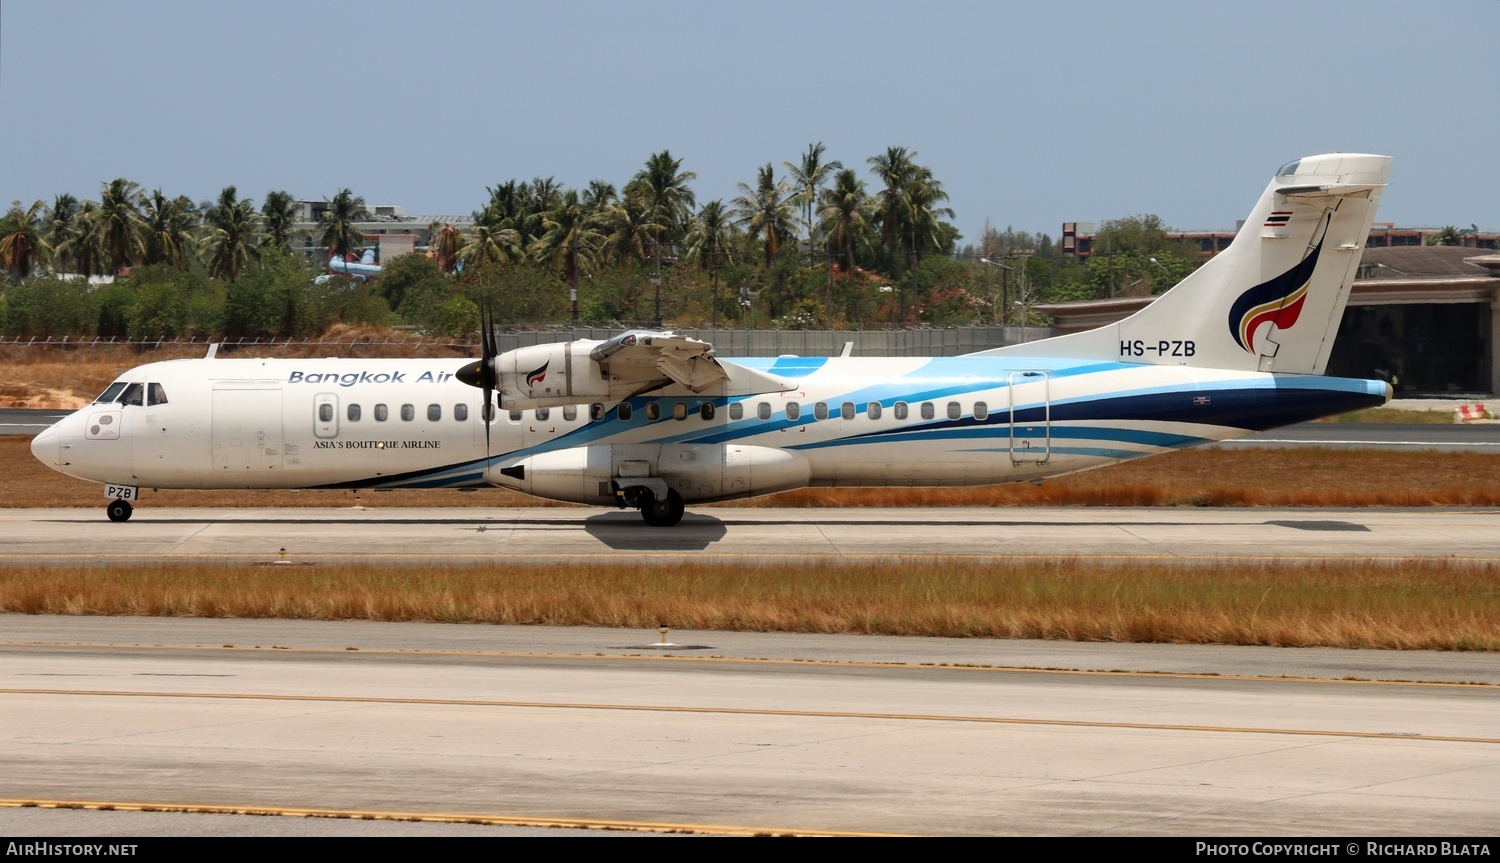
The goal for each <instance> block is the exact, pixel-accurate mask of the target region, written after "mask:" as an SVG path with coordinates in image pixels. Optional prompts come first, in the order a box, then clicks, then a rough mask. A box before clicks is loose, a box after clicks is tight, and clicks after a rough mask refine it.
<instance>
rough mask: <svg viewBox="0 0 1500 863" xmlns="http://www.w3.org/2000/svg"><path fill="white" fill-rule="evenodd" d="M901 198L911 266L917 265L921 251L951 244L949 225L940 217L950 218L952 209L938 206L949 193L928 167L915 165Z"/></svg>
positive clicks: (946, 198)
mask: <svg viewBox="0 0 1500 863" xmlns="http://www.w3.org/2000/svg"><path fill="white" fill-rule="evenodd" d="M903 198H904V199H905V204H906V216H907V219H908V220H909V224H910V229H911V244H912V245H911V251H912V255H913V259H914V263H913V266H916V265H918V264H921V263H922V253H923V252H928V251H939V250H942V249H945V248H946V247H947V246H949V245H951V244H952V241H953V239H954V237H953V235H952V234H953V231H952V226H951V225H948V224H947V223H945V222H943V221H941V220H940V219H939V217H946V218H949V219H951V218H953V210H952V209H951V208H949V207H939V206H937V205H938V204H940V203H942V202H943V201H946V200H948V193H947V192H944V191H943V184H942V183H939V182H938V181H937V180H935V179H933V176H932V170H931V169H929V168H921V167H919V168H917V170H916V171H915V172H914V173H913V175H912V177H911V179H910V180H909V181H908V182H907V184H906V189H905V193H904V195H903Z"/></svg>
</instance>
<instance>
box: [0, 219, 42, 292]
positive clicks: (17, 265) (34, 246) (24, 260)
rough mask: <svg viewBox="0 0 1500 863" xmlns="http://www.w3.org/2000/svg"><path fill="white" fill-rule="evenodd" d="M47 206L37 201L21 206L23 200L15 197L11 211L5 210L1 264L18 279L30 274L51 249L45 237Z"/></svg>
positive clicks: (1, 235)
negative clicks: (45, 211) (43, 221)
mask: <svg viewBox="0 0 1500 863" xmlns="http://www.w3.org/2000/svg"><path fill="white" fill-rule="evenodd" d="M46 206H47V205H46V204H44V203H43V202H41V201H37V202H35V203H34V204H32V205H31V206H30V207H27V208H25V209H22V208H21V202H20V201H12V202H11V204H10V212H8V213H6V214H5V220H4V229H3V231H0V266H3V267H4V268H5V270H6V271H7V272H9V273H10V274H11V275H12V276H14V277H16V278H18V279H24V278H26V277H27V276H29V275H31V270H32V269H33V268H34V267H36V266H38V265H39V264H41V262H42V260H43V258H44V256H46V255H47V254H49V252H50V249H49V248H48V246H47V242H46V241H45V240H44V239H42V231H43V226H42V213H43V211H44V210H45V209H46Z"/></svg>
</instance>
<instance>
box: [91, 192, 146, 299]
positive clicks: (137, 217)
mask: <svg viewBox="0 0 1500 863" xmlns="http://www.w3.org/2000/svg"><path fill="white" fill-rule="evenodd" d="M140 205H141V191H140V186H138V185H136V184H135V183H132V182H131V181H129V180H127V179H125V178H123V177H119V178H116V179H114V180H111V181H110V182H108V183H106V184H104V188H103V189H102V190H101V191H100V193H99V210H98V213H97V214H95V215H94V219H95V221H96V224H97V226H98V230H99V238H100V244H101V245H102V246H103V249H104V256H105V259H106V260H108V262H109V268H110V272H112V273H114V274H115V275H116V276H122V275H124V274H125V271H126V270H128V269H129V268H130V266H131V265H132V264H134V263H135V262H136V261H138V260H140V259H141V257H142V256H143V255H144V254H145V253H146V244H145V242H144V239H143V235H144V234H145V221H144V220H143V219H142V218H141V212H140Z"/></svg>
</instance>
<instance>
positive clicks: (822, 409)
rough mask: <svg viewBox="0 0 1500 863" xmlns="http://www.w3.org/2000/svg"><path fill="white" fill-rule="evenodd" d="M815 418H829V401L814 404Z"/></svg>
mask: <svg viewBox="0 0 1500 863" xmlns="http://www.w3.org/2000/svg"><path fill="white" fill-rule="evenodd" d="M813 419H819V420H826V419H828V403H827V402H817V403H816V404H814V405H813Z"/></svg>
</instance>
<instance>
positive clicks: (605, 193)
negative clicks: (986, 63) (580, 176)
mask: <svg viewBox="0 0 1500 863" xmlns="http://www.w3.org/2000/svg"><path fill="white" fill-rule="evenodd" d="M618 197H619V194H618V193H617V192H615V184H614V183H610V182H607V181H605V180H590V181H589V187H588V188H587V189H585V190H584V192H583V205H584V206H585V207H588V210H589V212H590V213H597V212H599V211H600V210H602V209H604V208H605V207H608V206H609V205H610V204H613V203H614V202H615V200H616V199H617V198H618Z"/></svg>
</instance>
